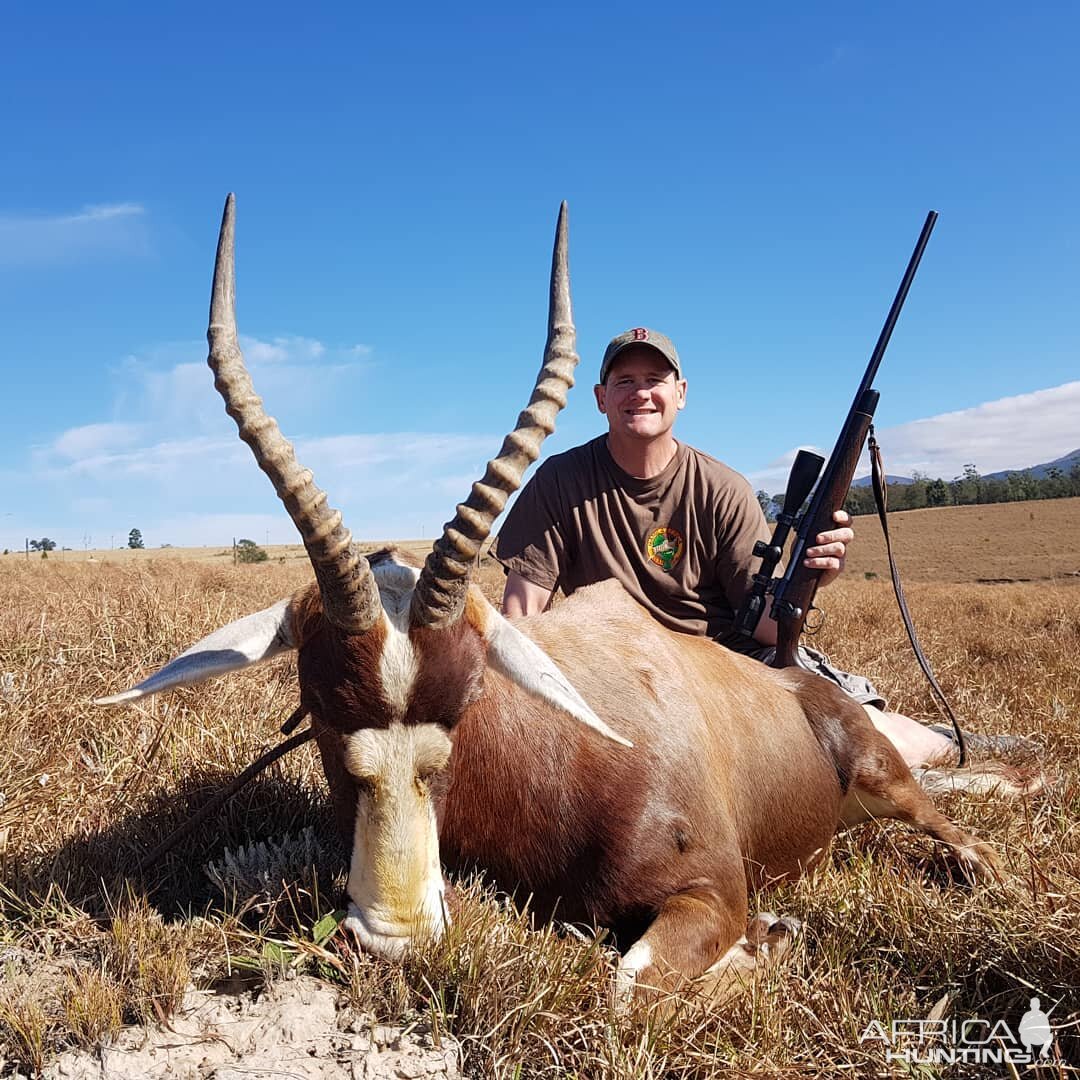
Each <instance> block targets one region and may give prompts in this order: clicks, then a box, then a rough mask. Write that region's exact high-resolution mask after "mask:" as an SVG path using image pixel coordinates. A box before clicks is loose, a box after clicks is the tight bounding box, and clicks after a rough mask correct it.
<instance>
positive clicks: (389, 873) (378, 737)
mask: <svg viewBox="0 0 1080 1080" xmlns="http://www.w3.org/2000/svg"><path fill="white" fill-rule="evenodd" d="M449 758H450V739H449V738H448V737H447V735H446V733H445V732H444V731H443V730H442V728H440V727H438V726H436V725H435V724H421V725H417V726H415V727H413V726H408V727H407V726H405V725H403V724H392V725H391V726H390V727H389V728H386V729H381V730H378V729H373V728H367V729H364V730H361V731H357V732H354V733H353V734H351V735H348V736H346V740H345V764H346V767H347V768H348V770H349V772H350V774H352V775H353V776H354V777H355V778H356V779H357V780H358V782H359V784H360V795H359V798H358V801H357V807H356V827H355V830H354V836H353V851H352V860H351V863H350V867H349V881H348V886H347V889H348V894H349V917H348V918H347V920H346V926H347V927H348V928H349V929H350V930H352V931H353V932H354V933H355V934H356V936H357V937H358V938H359V940H360V944H361V945H362V946H363V947H364V948H365V949H366V950H368V951H369V952H374V953H377V954H380V955H383V956H387V957H396V956H399V955H400V954H401V953H402V952H403V951H404V950H405V949H406V948H407V947H408V946H409V944H410V943H411V942H412V941H413V940H414V939H415V938H416V937H418V936H424V935H429V934H435V935H438V934H440V933H441V932H442V929H443V926H444V924H445V921H446V912H445V907H444V904H443V876H442V866H441V864H440V862H439V834H438V827H437V824H436V821H435V807H434V805H433V803H432V800H431V796H430V793H429V792H428V788H427V782H426V778H427V777H430V776H431V775H433V774H434V773H436V772H438V771H440V770H441V769H443V768H445V767H446V763H447V761H448V760H449Z"/></svg>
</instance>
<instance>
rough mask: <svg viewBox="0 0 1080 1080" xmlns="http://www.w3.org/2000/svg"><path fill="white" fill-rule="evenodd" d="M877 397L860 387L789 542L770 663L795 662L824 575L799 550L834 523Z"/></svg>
mask: <svg viewBox="0 0 1080 1080" xmlns="http://www.w3.org/2000/svg"><path fill="white" fill-rule="evenodd" d="M877 399H878V393H877V391H876V390H867V391H865V392H864V393H863V395H862V398H861V400H860V401H859V402H858V404H857V405H856V407H855V408H854V409H853V410H852V412H851V413H850V414H849V416H848V419H847V423H846V424H845V425H844V430H843V431H842V432H841V433H840V438H839V440H838V441H837V445H836V449H835V450H834V451H833V453H832V457H830V458H829V464H828V465H827V466H826V469H825V473H824V475H823V476H822V477H821V480H820V482H819V483H818V486H817V488H816V489H815V492H814V498H813V499H812V500H811V503H810V506H809V507H808V508H807V511H806V514H805V516H804V517H803V520H802V524H801V526H800V528H799V531H798V534H797V535H796V537H795V542H794V543H793V544H792V548H791V567H790V569H789V570H788V573H787V574H786V575H785V577H784V579H783V582H782V585H781V586H780V588H778V589H777V593H776V602H775V603H774V604H773V611H772V614H773V618H775V619H776V654H775V655H774V657H773V660H772V666H773V667H791V666H792V665H793V664H795V663H796V654H797V652H798V649H799V638H800V637H801V636H802V631H803V626H804V625H805V624H806V616H807V614H808V613H809V611H810V608H811V607H812V606H813V603H814V594H815V593H816V592H817V587H818V581H819V580H820V578H821V575H822V573H824V571H822V570H811V569H809V568H808V567H806V566H803V564H802V561H803V553H804V551H805V549H806V548H807V547H812V546H813V544H814V542H815V540H816V537H817V536H818V534H819V533H823V532H828V531H829V530H830V529H832V528H835V527H836V523H835V522H834V521H833V514H834V513H835V511H837V510H842V509H843V507H844V500H845V499H846V498H847V493H848V490H849V489H850V487H851V481H852V480H853V479H854V477H855V468H856V466H857V465H858V464H859V457H860V455H861V454H862V448H863V445H864V444H865V443H866V436H867V432H868V431H869V430H870V425H871V424H872V423H873V420H874V409H876V408H877Z"/></svg>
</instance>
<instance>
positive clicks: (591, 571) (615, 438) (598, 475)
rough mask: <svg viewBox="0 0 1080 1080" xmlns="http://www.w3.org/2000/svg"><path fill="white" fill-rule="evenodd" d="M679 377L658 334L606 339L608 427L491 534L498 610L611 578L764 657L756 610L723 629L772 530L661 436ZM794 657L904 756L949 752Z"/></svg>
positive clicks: (810, 560)
mask: <svg viewBox="0 0 1080 1080" xmlns="http://www.w3.org/2000/svg"><path fill="white" fill-rule="evenodd" d="M686 387H687V383H686V379H684V378H683V373H682V365H681V363H680V360H679V354H678V352H677V351H676V349H675V346H674V344H672V342H671V341H670V339H668V338H667V337H665V336H664V335H663V334H660V333H657V332H656V331H655V330H648V329H646V328H644V327H636V328H635V329H632V330H627V331H626V332H625V333H622V334H620V335H619V336H618V337H616V338H614V339H612V341H611V343H610V344H609V345H608V347H607V350H606V351H605V353H604V359H603V362H602V364H601V366H600V381H599V383H598V384H597V385H596V387H595V388H594V393H595V395H596V404H597V407H598V408H599V410H600V412H601V413H602V414H603V415H604V416H606V417H607V423H608V430H607V434H606V435H601V436H599V437H598V438H596V439H593V440H592V441H591V442H588V443H585V444H584V445H583V446H578V447H575V448H574V449H572V450H569V451H567V452H566V453H564V454H559V455H556V456H555V457H553V458H550V459H549V460H548V461H546V462H545V463H544V464H543V465H542V466H541V467H540V468H539V469H538V470H537V472H536V475H535V476H534V477H533V479H532V480H531V481H530V482H529V483H528V484H527V485H526V487H525V488H524V489H523V490H522V492H521V494H520V496H519V497H518V500H517V502H516V503H515V504H514V506H513V508H512V510H511V511H510V514H509V515H508V517H507V519H506V521H505V523H504V525H503V527H502V529H501V530H500V532H499V539H498V547H497V556H496V557H497V558H498V560H499V562H501V563H502V565H503V566H504V567H505V569H506V571H507V581H506V589H505V592H504V594H503V611H504V613H505V614H506V615H507V616H509V617H510V618H515V617H518V616H524V615H533V614H536V613H539V612H541V611H543V610H544V609H545V608H546V607H547V605H548V603H549V602H550V600H551V596H552V593H553V592H554V590H555V588H556V587H557V586H558V587H561V588H562V589H563V591H564V592H567V593H570V592H573V591H574V590H575V589H579V588H582V587H584V586H585V585H589V584H592V583H593V582H596V581H602V580H605V579H606V578H609V577H614V578H617V579H618V580H619V581H620V582H621V583H622V584H623V586H624V587H625V588H626V589H627V590H628V591H629V592H630V593H631V595H632V596H634V598H635V599H636V600H638V601H639V602H640V603H642V604H644V606H645V607H646V608H648V609H649V611H650V612H651V613H652V614H653V615H654V616H655V617H656V618H658V619H659V620H660V621H661V622H662V623H664V624H665V625H666V626H669V627H671V628H672V629H675V630H680V631H683V632H686V633H693V634H708V635H709V636H710V637H712V638H714V639H715V640H716V641H718V642H719V643H720V644H721V645H725V646H727V647H728V648H732V649H736V650H738V651H740V652H744V653H749V654H750V655H753V656H756V657H757V658H759V659H761V660H765V661H767V660H768V659H770V658H771V655H772V646H774V645H775V644H776V623H775V622H774V621H773V620H772V619H770V618H767V617H766V618H762V619H761V621H760V622H759V623H758V627H757V631H756V632H755V634H754V640H752V641H747V639H745V638H743V637H741V636H740V635H739V634H738V633H737V632H735V630H734V628H733V627H734V618H735V612H736V611H737V610H738V608H739V606H740V605H741V604H742V601H743V599H744V597H745V596H746V594H747V593H748V592H749V590H750V587H751V584H752V580H751V579H752V575H753V573H754V570H755V569H756V567H757V565H758V564H757V560H756V559H755V558H754V557H753V555H752V554H751V553H752V550H753V547H754V543H755V542H756V541H758V540H768V539H769V538H770V536H771V530H770V529H769V528H768V526H767V524H766V522H765V515H764V514H763V513H762V511H761V507H760V505H759V504H758V501H757V498H756V496H755V495H754V493H753V491H752V490H751V488H750V485H749V484H748V483H747V481H746V480H745V479H744V478H743V477H742V476H740V475H739V474H738V473H736V472H734V471H733V470H732V469H729V468H728V467H727V466H726V465H724V464H722V463H721V462H719V461H717V460H715V459H714V458H711V457H709V456H708V455H707V454H704V453H702V452H701V451H699V450H696V449H694V448H693V447H691V446H687V445H686V444H684V443H680V442H678V441H677V440H676V439H675V437H674V435H673V434H672V429H673V427H674V424H675V418H676V417H677V416H678V414H679V411H680V410H681V409H683V408H684V407H685V405H686ZM835 519H836V524H837V528H835V529H832V530H830V531H828V532H824V533H822V534H821V535H819V536H818V537H817V538H816V540H817V542H816V544H815V545H814V546H813V547H810V548H807V550H806V557H805V560H804V561H805V565H806V566H808V567H812V568H815V569H819V570H822V571H824V573H823V574H822V576H821V580H820V582H819V588H820V587H822V586H825V585H828V584H829V582H831V581H833V580H834V579H835V578H836V577H837V576H838V575H839V573H840V571H841V570H842V569H843V566H844V555H845V551H846V549H847V545H848V544H849V543H851V541H852V540H853V539H854V535H855V534H854V533H853V532H852V530H851V528H850V527H849V522H850V520H851V519H850V518H849V517H848V515H847V514H846V513H844V512H843V511H838V512H837V514H836V516H835ZM800 659H801V660H802V661H803V662H804V663H805V666H807V667H808V668H810V669H811V670H814V671H817V672H818V673H819V674H821V675H824V676H825V677H826V678H830V679H832V680H833V681H834V682H836V683H838V684H839V685H840V686H841V687H842V688H843V689H844V690H845V691H847V692H848V693H849V694H851V695H852V696H853V697H854V698H855V699H856V700H857V701H859V702H861V703H862V704H863V705H864V707H865V708H866V710H867V712H868V713H869V715H870V718H871V720H872V721H873V722H874V726H875V727H877V728H878V730H879V731H881V732H882V733H883V734H885V735H886V736H887V737H888V738H889V739H890V740H891V741H892V743H893V744H894V745H895V746H896V748H897V749H898V750H899V751H900V753H901V755H902V756H903V757H904V760H905V761H906V762H907V763H908V765H909V766H911V767H917V766H922V765H928V764H942V763H951V762H952V761H954V760H955V750H954V744H953V742H952V741H951V740H950V739H949V738H947V737H946V736H945V735H943V734H940V733H939V732H937V731H934V730H931V729H930V728H927V727H924V726H923V725H922V724H919V723H918V722H916V721H915V720H912V719H910V718H909V717H906V716H903V715H901V714H899V713H890V712H885V711H883V710H884V706H885V701H884V699H883V698H882V697H881V695H880V694H879V693H878V692H877V690H876V689H875V688H874V687H873V685H872V684H871V683H870V682H869V681H868V680H867V679H864V678H862V677H860V676H853V675H849V674H847V673H846V672H842V671H838V670H837V669H835V668H833V667H831V666H830V665H829V664H828V663H827V662H826V661H825V658H824V657H822V656H821V654H820V653H814V652H813V651H812V650H806V649H802V650H800Z"/></svg>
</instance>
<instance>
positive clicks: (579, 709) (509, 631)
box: [465, 586, 634, 746]
mask: <svg viewBox="0 0 1080 1080" xmlns="http://www.w3.org/2000/svg"><path fill="white" fill-rule="evenodd" d="M465 614H466V618H468V620H469V622H471V623H472V625H473V626H474V627H475V628H476V630H477V631H479V633H480V636H481V637H483V639H484V641H485V643H486V644H487V659H488V663H489V664H490V665H491V666H492V667H493V668H495V670H496V671H498V672H500V673H501V674H503V675H505V676H506V677H507V678H508V679H510V680H511V682H514V683H517V685H518V686H520V687H521V688H522V689H523V690H527V691H528V692H529V693H530V694H533V695H535V696H536V697H538V698H541V699H542V700H544V701H548V702H550V703H551V704H552V705H555V706H557V707H558V708H560V709H562V710H563V712H567V713H569V714H570V715H571V716H572V717H573V718H574V719H575V720H580V721H581V722H582V723H583V724H585V725H586V726H587V727H591V728H592V729H593V730H594V731H598V732H599V733H600V734H601V735H603V736H604V738H606V739H611V741H612V742H617V743H619V745H620V746H633V745H634V744H633V743H632V742H631V741H630V740H629V739H625V738H623V736H622V735H620V734H619V733H618V732H616V731H613V730H612V729H611V728H610V727H608V725H607V724H605V723H604V721H603V720H601V719H600V717H599V716H597V715H596V713H594V712H593V711H592V709H590V708H589V706H588V704H587V703H586V701H585V699H584V698H583V697H582V696H581V695H580V694H579V693H578V692H577V690H575V689H574V686H573V684H572V683H571V682H570V680H569V679H568V678H567V677H566V676H565V675H564V674H563V673H562V671H561V670H560V669H559V667H558V665H557V664H556V663H555V661H554V660H552V659H551V657H550V656H548V654H547V653H546V652H544V650H543V649H541V648H540V646H539V645H537V644H536V642H535V641H533V640H532V638H530V637H527V636H526V635H525V634H523V633H522V632H521V631H520V630H519V629H518V628H517V627H516V626H515V625H514V624H513V623H512V622H510V620H509V619H507V618H505V617H504V616H502V615H501V614H500V613H499V612H498V611H496V610H495V608H494V607H492V605H491V604H490V603H489V602H488V600H487V598H486V597H485V596H484V594H483V593H481V592H480V590H479V589H477V588H476V587H475V586H474V587H473V588H471V589H469V599H468V602H467V604H466V608H465Z"/></svg>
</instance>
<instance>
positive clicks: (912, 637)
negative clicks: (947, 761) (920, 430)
mask: <svg viewBox="0 0 1080 1080" xmlns="http://www.w3.org/2000/svg"><path fill="white" fill-rule="evenodd" d="M867 446H868V447H869V449H870V471H871V477H872V480H873V485H874V502H875V503H876V504H877V512H878V518H879V519H880V521H881V531H882V533H884V534H885V551H886V552H887V553H888V556H889V574H890V575H891V577H892V583H893V591H894V592H895V593H896V603H897V604H898V605H899V608H900V617H901V619H903V620H904V629H905V630H906V631H907V636H908V640H909V641H910V642H911V647H912V649H914V650H915V659H916V660H918V661H919V667H921V668H922V670H923V674H924V675H925V676H926V678H927V681H928V682H929V683H930V687H931V689H932V690H933V691H934V694H935V696H936V697H937V700H938V703H939V704H940V705H941V707H942V709H943V710H944V712H945V715H946V716H948V718H949V720H950V721H952V726H953V731H955V732H956V746H957V749H958V751H959V760H958V761H957V765H960V766H963V765H965V764H966V763H967V746H965V744H964V733H963V732H962V731H961V730H960V724H959V723H958V722H957V719H956V716H955V714H954V713H953V711H952V708H951V707H950V705H949V702H948V699H947V698H946V697H945V692H944V691H943V690H942V689H941V687H940V686H938V681H937V679H935V678H934V672H933V671H932V670H931V668H930V662H929V661H928V660H927V659H926V657H925V656H924V655H923V651H922V648H921V646H920V645H919V639H918V637H917V636H916V634H915V624H914V623H913V622H912V621H911V615H910V613H909V612H908V607H907V601H905V599H904V589H903V586H901V584H900V571H899V570H897V568H896V562H895V560H894V559H893V550H892V541H891V540H890V538H889V522H888V517H887V511H888V492H887V489H886V486H885V469H884V467H883V466H882V463H881V448H880V447H879V446H878V442H877V439H875V438H874V425H873V424H871V425H870V435H869V438H868V440H867Z"/></svg>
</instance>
